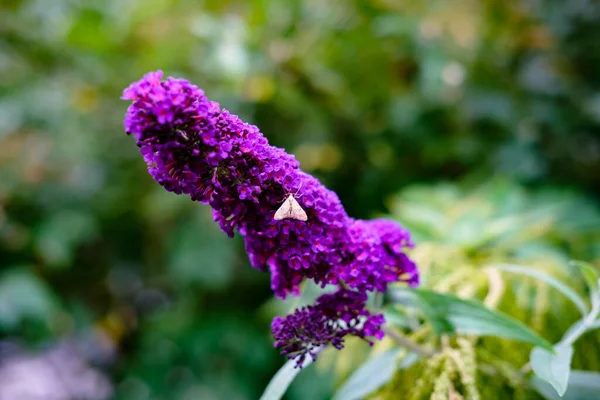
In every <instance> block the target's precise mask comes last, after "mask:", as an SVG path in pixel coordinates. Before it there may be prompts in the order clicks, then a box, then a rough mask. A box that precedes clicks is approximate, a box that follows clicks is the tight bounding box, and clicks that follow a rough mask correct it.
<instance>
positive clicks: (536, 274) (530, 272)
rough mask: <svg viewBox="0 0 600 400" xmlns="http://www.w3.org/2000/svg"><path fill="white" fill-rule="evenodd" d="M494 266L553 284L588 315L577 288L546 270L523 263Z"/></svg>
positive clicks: (582, 312)
mask: <svg viewBox="0 0 600 400" xmlns="http://www.w3.org/2000/svg"><path fill="white" fill-rule="evenodd" d="M491 267H492V268H497V269H499V270H501V271H506V272H512V273H515V274H520V275H525V276H529V277H531V278H535V279H537V280H540V281H542V282H544V283H547V284H548V285H550V286H552V287H553V288H554V289H556V290H558V291H559V292H561V293H562V294H563V295H564V296H565V297H567V298H568V299H569V300H571V301H572V302H573V304H575V307H577V309H578V310H579V312H580V313H581V315H586V314H587V313H588V312H589V310H588V306H587V305H586V303H585V300H584V299H583V297H581V296H580V295H579V294H578V293H577V292H576V291H575V290H573V289H571V288H570V287H569V286H567V285H566V284H564V283H563V282H561V281H559V280H558V279H556V278H554V277H553V276H551V275H548V274H547V273H545V272H542V271H539V270H536V269H533V268H531V267H524V266H521V265H514V264H494V265H491Z"/></svg>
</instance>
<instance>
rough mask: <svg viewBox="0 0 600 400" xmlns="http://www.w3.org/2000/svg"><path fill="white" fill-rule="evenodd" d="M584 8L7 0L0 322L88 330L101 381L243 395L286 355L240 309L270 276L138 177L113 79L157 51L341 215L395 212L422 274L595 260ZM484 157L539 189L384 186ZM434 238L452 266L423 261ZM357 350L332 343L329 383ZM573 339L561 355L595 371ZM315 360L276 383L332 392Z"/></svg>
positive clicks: (24, 328) (544, 326)
mask: <svg viewBox="0 0 600 400" xmlns="http://www.w3.org/2000/svg"><path fill="white" fill-rule="evenodd" d="M598 21H600V7H598V6H597V5H596V4H595V3H593V2H588V1H584V0H572V1H569V2H562V3H561V2H559V3H556V2H552V1H549V0H546V1H537V2H533V1H525V0H519V1H515V2H504V1H500V0H485V1H484V0H480V1H476V0H469V1H456V0H452V1H442V0H435V1H434V0H429V1H402V2H401V1H394V0H373V1H359V0H351V1H316V0H305V1H299V0H294V1H289V2H280V1H276V0H255V1H242V0H235V1H233V0H232V1H216V0H214V1H213V0H205V1H192V0H179V1H176V2H173V1H169V0H149V1H145V2H143V1H139V0H130V1H126V2H123V1H117V0H104V1H97V2H72V1H68V0H51V1H42V0H9V1H6V2H3V3H2V5H0V76H1V77H2V79H1V80H0V268H1V270H0V335H2V337H5V338H14V337H18V338H21V340H22V341H23V342H25V343H26V344H27V345H29V346H36V345H39V344H42V343H45V342H46V341H48V340H54V339H59V338H63V337H67V336H70V335H73V334H76V333H79V332H84V331H86V329H89V328H91V327H96V328H98V329H101V330H103V331H105V332H107V334H108V335H109V336H110V337H111V338H112V340H113V341H114V342H115V343H116V344H117V345H118V346H119V356H118V357H117V361H116V362H115V363H113V364H112V365H111V367H110V368H109V371H110V374H111V376H112V377H113V379H114V382H115V384H116V392H117V395H118V397H119V398H127V399H134V400H135V399H146V398H153V399H160V398H174V397H173V396H175V397H176V398H182V399H195V398H203V399H212V398H214V399H221V398H229V399H254V398H257V397H258V395H259V394H260V392H261V390H262V389H263V388H264V386H265V385H266V383H267V382H268V379H269V377H270V376H271V375H272V373H273V372H274V371H275V370H276V368H277V367H278V366H279V365H280V364H281V363H282V361H283V360H282V359H281V358H280V357H279V356H278V354H277V352H276V351H275V350H274V349H272V341H271V337H270V332H269V326H268V323H269V320H270V318H271V317H272V315H273V314H272V312H257V311H256V310H258V309H261V308H260V307H261V305H263V304H264V303H265V301H267V300H268V299H269V298H270V297H271V294H270V291H269V288H268V277H267V276H266V275H264V274H261V273H259V272H257V271H254V270H252V269H251V268H250V267H249V265H248V262H247V259H246V256H245V254H244V252H243V249H242V246H240V241H239V240H233V241H231V240H229V239H227V238H226V237H225V236H224V235H223V234H221V232H220V231H219V230H218V228H217V227H216V226H215V224H213V223H212V218H211V214H210V210H208V209H207V208H206V207H202V206H199V205H196V204H192V203H191V202H190V201H189V200H188V199H186V198H184V197H178V196H175V195H173V194H170V193H166V192H164V191H163V190H162V188H160V187H159V186H158V185H157V184H156V183H155V182H153V181H152V180H151V179H150V178H149V176H148V175H147V173H146V171H145V166H144V164H143V162H142V160H141V158H140V156H139V153H138V151H137V149H136V147H135V144H134V143H133V141H132V140H131V138H128V137H127V136H126V135H125V134H124V133H123V128H122V118H123V115H124V111H125V109H126V106H127V104H126V103H125V102H122V101H120V100H118V98H119V96H120V93H121V90H122V89H123V88H124V87H126V86H127V85H128V84H129V83H130V82H131V81H133V80H136V79H139V78H140V77H141V76H142V74H144V73H146V72H147V71H150V70H156V69H163V70H164V71H165V72H166V73H167V74H168V75H173V76H178V77H184V78H187V79H189V80H191V81H192V82H194V83H196V84H198V85H199V86H201V87H202V88H203V89H204V90H205V91H206V94H207V95H208V96H209V97H210V98H211V99H214V100H217V101H220V102H221V103H222V104H223V106H224V107H226V108H228V109H229V110H231V111H232V112H234V113H238V114H240V116H242V118H243V119H245V120H247V121H249V122H252V123H254V124H256V125H258V126H259V127H260V128H261V130H262V132H264V133H265V135H266V136H267V137H268V138H269V140H270V141H271V142H272V143H273V144H275V145H278V146H283V147H285V148H286V149H287V150H288V151H289V152H293V153H294V154H296V156H297V157H298V159H299V160H300V161H301V163H302V168H303V169H305V170H306V171H308V172H311V173H314V174H316V175H317V176H319V177H320V178H321V179H322V180H323V182H324V183H326V184H327V185H328V186H329V187H330V188H332V189H334V190H336V191H337V192H338V194H339V195H340V197H341V198H342V201H343V203H344V205H345V206H346V208H347V210H348V212H349V213H350V214H351V215H353V216H356V217H371V216H373V215H374V214H376V213H381V212H386V211H389V210H392V214H393V215H394V216H395V217H396V218H398V219H399V220H400V221H402V222H403V223H405V224H406V225H407V226H409V227H410V228H411V229H412V231H413V233H414V235H415V238H416V240H417V242H418V243H419V244H420V246H419V247H417V249H416V252H417V253H418V256H419V257H420V258H419V260H420V261H421V262H422V264H423V268H424V271H425V272H426V275H425V276H426V281H425V282H426V284H427V285H431V287H434V288H436V289H438V290H451V291H458V292H459V293H461V294H463V295H469V296H475V295H483V291H484V286H482V285H484V282H487V281H486V280H485V279H484V277H482V276H480V275H478V274H473V273H472V269H471V268H470V267H469V268H457V267H455V266H456V265H460V263H463V264H466V265H472V264H475V265H481V264H482V263H483V261H484V260H500V259H504V260H503V261H509V260H506V259H505V258H508V259H512V260H519V261H522V262H523V263H524V264H528V265H533V266H538V267H543V268H545V269H547V268H549V269H551V270H552V273H553V274H555V275H557V276H562V277H564V278H565V279H567V280H568V279H569V278H570V276H569V273H568V272H567V271H565V270H562V269H561V267H559V265H564V263H563V261H565V260H566V259H567V258H569V257H573V258H580V259H585V260H589V261H592V262H596V263H598V261H599V260H598V257H599V256H598V252H599V250H598V246H599V244H598V243H600V241H598V230H599V223H598V211H597V210H598V206H597V204H596V203H594V201H593V200H589V199H588V198H585V197H583V196H581V195H579V194H578V192H588V194H591V195H592V196H597V195H598V187H600V174H598V171H599V170H600V73H599V72H598V71H600V48H599V46H600V45H599V43H600V30H598V29H597V26H598ZM496 175H502V176H504V177H507V179H509V180H510V181H515V182H519V183H520V184H524V185H528V186H532V187H541V188H542V189H541V190H539V191H536V192H535V193H536V194H534V195H531V196H532V197H528V196H529V195H524V193H525V192H524V189H521V188H520V187H519V186H517V185H514V184H510V183H506V185H505V186H501V187H500V189H493V188H494V186H492V189H490V191H487V192H484V194H483V195H479V196H475V197H470V198H469V199H470V200H465V201H463V202H459V199H462V198H463V197H462V196H463V194H462V192H461V189H459V188H458V187H456V186H453V185H443V186H430V187H428V186H425V187H423V188H421V189H409V190H407V191H404V192H402V194H401V195H400V197H399V198H400V199H401V201H399V202H394V203H393V204H392V205H391V206H390V207H387V205H386V204H385V199H387V198H389V196H390V195H391V194H394V193H396V192H398V191H399V190H400V189H402V188H404V187H405V186H406V185H408V184H412V183H414V182H436V181H439V180H453V179H458V178H463V177H467V183H468V185H471V186H475V185H476V184H477V183H480V182H485V181H487V180H489V179H490V177H492V176H496ZM472 182H473V183H472ZM565 186H568V187H569V188H570V192H569V193H566V192H565V191H563V190H562V189H558V187H561V188H562V187H565ZM455 203H460V204H462V207H463V208H462V209H460V210H458V211H457V209H456V208H452V207H449V206H452V205H454V204H455ZM559 203H560V204H561V206H560V215H558V214H556V213H558V212H559V211H558V209H557V208H554V207H555V206H556V205H557V204H559ZM410 207H413V208H410ZM554 217H557V218H558V217H560V218H559V220H560V223H558V222H557V221H558V220H557V219H556V218H554ZM434 239H435V240H434ZM433 240H434V241H435V243H437V244H436V246H442V247H443V249H444V252H440V253H436V252H433V253H432V248H431V247H428V246H429V245H428V242H429V241H433ZM435 249H438V248H437V247H436V248H435ZM436 251H437V250H436ZM435 254H446V255H447V256H448V257H455V258H456V259H457V260H459V261H460V263H459V264H450V263H447V262H445V263H444V264H443V265H444V266H443V267H441V268H442V270H443V271H445V269H451V270H452V271H451V272H452V273H450V272H448V271H446V272H443V271H442V270H440V272H439V273H438V272H434V273H431V274H430V272H429V271H437V270H436V269H435V268H438V267H436V266H437V265H438V264H435V263H434V264H431V265H430V264H428V262H427V259H426V256H427V255H431V256H432V257H433V256H435ZM440 265H442V264H440ZM461 271H462V272H461ZM436 275H439V279H437V280H436V279H434V277H435V276H436ZM444 276H448V277H450V276H452V277H453V278H448V280H447V281H444V280H443V279H442V277H444ZM436 282H437V283H436ZM443 282H445V283H443ZM515 282H516V283H515V284H517V285H520V286H519V287H520V289H519V290H517V291H516V292H515V298H514V299H507V300H504V301H503V302H502V303H500V305H499V307H500V308H501V309H503V310H504V311H507V312H509V313H511V314H512V315H515V316H517V317H519V318H521V319H523V320H525V321H528V322H530V323H531V324H532V326H533V327H534V329H540V330H542V331H543V332H544V333H545V334H547V335H548V337H549V338H556V337H558V336H560V334H561V333H562V331H561V330H560V329H559V328H558V327H561V328H566V327H567V326H568V324H567V323H568V322H569V321H570V317H569V311H568V309H567V308H564V309H563V305H559V306H557V307H558V308H556V309H555V308H554V305H552V306H550V303H548V301H550V300H548V297H540V296H538V295H535V296H534V295H532V294H531V293H530V292H531V291H532V290H534V289H532V288H531V286H532V285H533V284H531V283H530V282H527V281H524V282H520V283H519V281H515ZM459 283H460V285H459ZM457 285H458V286H457ZM533 286H535V285H533ZM544 290H546V289H540V288H539V287H536V289H535V293H545V292H544ZM540 291H541V292H540ZM527 293H530V294H529V295H528V294H527ZM544 299H545V300H544ZM552 301H554V298H552ZM532 302H533V303H536V304H538V303H539V304H538V305H537V306H535V307H533V306H531V304H530V303H532ZM540 304H541V305H540ZM532 307H533V308H532ZM536 307H537V308H536ZM539 307H542V309H540V308H539ZM565 307H566V306H565ZM532 309H535V310H537V311H535V312H533V311H530V310H532ZM261 310H265V308H262V309H261ZM540 310H542V311H540ZM551 310H552V311H553V312H550V311H551ZM554 311H556V312H557V314H555V313H554ZM559 311H560V312H559ZM586 340H587V339H586ZM589 340H594V338H590V339H589ZM357 346H358V347H357V348H358V349H359V350H358V352H359V353H360V354H363V353H364V352H365V350H366V349H365V348H364V347H361V346H360V345H357ZM507 346H512V345H507ZM350 348H352V346H350ZM515 349H516V347H515ZM512 351H513V352H515V351H516V352H517V353H518V351H517V350H514V349H513V350H512ZM509 353H510V352H508V353H507V354H509ZM352 354H353V353H352V351H351V350H349V351H348V352H347V353H346V354H345V355H344V354H338V355H335V356H333V355H332V356H331V357H332V358H336V359H339V360H342V361H339V360H338V362H337V364H336V365H337V366H336V367H335V368H336V371H337V375H336V376H337V377H338V378H339V377H345V376H347V375H348V373H349V372H350V370H351V369H352V368H354V367H355V366H356V365H357V362H358V361H359V360H363V359H364V355H352ZM510 354H512V353H510ZM586 356H590V355H589V354H587V355H584V356H580V358H579V359H577V358H576V360H577V361H576V363H577V365H578V367H582V368H583V367H586V366H587V367H590V368H596V369H598V368H600V366H598V363H599V362H600V360H598V359H595V360H591V359H587V358H586ZM515 357H517V356H516V355H515ZM517 358H518V357H517ZM323 359H324V360H326V359H327V357H323ZM518 361H519V362H520V361H521V360H520V359H519V360H518ZM322 363H323V364H324V365H325V364H327V362H326V361H323V362H322ZM340 363H341V364H343V365H342V366H340ZM322 368H324V370H327V368H325V367H322ZM316 373H317V372H315V371H313V372H311V371H306V372H303V373H302V374H301V375H300V378H299V382H296V383H295V384H294V386H293V387H292V390H291V391H290V394H289V397H290V398H291V399H303V398H307V396H309V397H310V398H312V399H316V398H319V396H323V397H322V398H328V397H329V392H328V390H330V389H331V387H332V384H330V383H327V382H332V381H331V379H333V378H331V379H330V380H324V382H325V383H324V384H323V386H322V387H321V386H318V387H317V386H311V385H302V384H301V382H302V379H306V378H302V377H303V376H304V375H307V376H311V375H310V374H316ZM327 373H328V374H329V375H328V376H330V377H331V376H333V375H332V374H331V372H327ZM303 374H304V375H303ZM491 387H492V388H493V387H494V386H491ZM505 389H506V388H505ZM309 390H312V391H313V392H308V391H309ZM319 390H320V392H319V393H322V394H316V391H319ZM506 390H512V389H506Z"/></svg>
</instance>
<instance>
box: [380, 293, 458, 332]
mask: <svg viewBox="0 0 600 400" xmlns="http://www.w3.org/2000/svg"><path fill="white" fill-rule="evenodd" d="M388 294H389V295H390V297H391V299H392V301H393V302H394V303H396V304H402V305H406V306H412V307H415V308H418V309H420V310H421V312H422V313H423V315H424V316H425V318H426V319H427V320H428V321H429V323H430V324H431V327H432V328H433V331H434V333H435V334H436V335H437V336H440V335H442V334H444V333H448V334H452V333H454V326H453V325H452V324H451V323H450V322H449V321H448V320H447V319H446V318H445V317H444V316H443V315H441V314H440V313H438V312H436V311H435V310H434V309H433V308H432V307H431V305H430V304H429V303H427V302H426V301H423V299H422V298H421V297H420V296H418V295H417V294H416V293H415V292H414V291H413V290H405V289H393V290H390V291H389V292H388Z"/></svg>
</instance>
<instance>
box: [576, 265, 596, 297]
mask: <svg viewBox="0 0 600 400" xmlns="http://www.w3.org/2000/svg"><path fill="white" fill-rule="evenodd" d="M571 265H572V266H574V267H576V268H578V269H579V270H580V271H581V275H583V279H585V283H586V284H587V285H588V287H589V288H590V292H591V293H592V294H595V293H598V292H599V288H598V284H599V282H598V280H599V279H600V276H598V272H596V269H595V268H594V267H593V266H592V264H590V263H587V262H585V261H575V260H574V261H571Z"/></svg>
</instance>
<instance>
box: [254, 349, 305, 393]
mask: <svg viewBox="0 0 600 400" xmlns="http://www.w3.org/2000/svg"><path fill="white" fill-rule="evenodd" d="M312 362H313V360H312V358H311V357H306V359H305V360H304V363H303V364H302V368H296V361H295V360H289V361H288V362H286V363H285V364H283V367H281V368H280V369H279V371H277V373H276V374H275V375H274V376H273V378H271V381H270V382H269V384H268V385H267V388H266V389H265V391H264V392H263V394H262V396H260V400H279V399H281V398H282V397H283V395H284V394H285V391H286V390H287V389H288V387H289V386H290V385H291V384H292V382H293V381H294V378H296V375H298V373H299V372H300V371H302V369H303V368H306V367H308V366H309V365H310V364H312Z"/></svg>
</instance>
